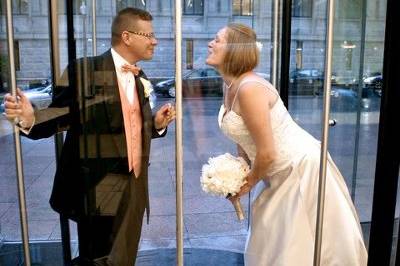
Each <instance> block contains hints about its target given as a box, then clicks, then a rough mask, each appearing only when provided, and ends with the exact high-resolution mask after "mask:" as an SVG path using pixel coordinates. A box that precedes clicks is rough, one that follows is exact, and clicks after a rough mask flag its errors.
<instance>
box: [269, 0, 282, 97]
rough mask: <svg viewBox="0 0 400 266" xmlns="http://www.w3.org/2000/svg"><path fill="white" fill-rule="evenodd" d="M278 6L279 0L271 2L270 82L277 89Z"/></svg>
mask: <svg viewBox="0 0 400 266" xmlns="http://www.w3.org/2000/svg"><path fill="white" fill-rule="evenodd" d="M279 7H280V0H274V1H273V3H272V38H271V39H272V51H271V83H272V85H273V86H274V87H275V88H276V89H277V90H279V86H278V52H279V27H280V24H279Z"/></svg>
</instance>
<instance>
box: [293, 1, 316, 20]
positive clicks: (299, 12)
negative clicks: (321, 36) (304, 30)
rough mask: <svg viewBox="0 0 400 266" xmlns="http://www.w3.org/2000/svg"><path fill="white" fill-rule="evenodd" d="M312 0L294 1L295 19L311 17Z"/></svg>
mask: <svg viewBox="0 0 400 266" xmlns="http://www.w3.org/2000/svg"><path fill="white" fill-rule="evenodd" d="M311 14H312V0H293V2H292V16H293V17H311Z"/></svg>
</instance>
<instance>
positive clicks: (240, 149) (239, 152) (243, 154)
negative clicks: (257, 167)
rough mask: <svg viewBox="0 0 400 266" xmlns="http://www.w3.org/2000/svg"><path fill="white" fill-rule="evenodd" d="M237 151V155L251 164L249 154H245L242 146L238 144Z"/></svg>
mask: <svg viewBox="0 0 400 266" xmlns="http://www.w3.org/2000/svg"><path fill="white" fill-rule="evenodd" d="M237 153H238V156H239V157H242V158H243V159H244V160H245V161H246V162H247V164H248V165H250V164H251V161H250V158H249V156H247V153H246V152H245V151H244V150H243V148H242V146H240V145H239V144H237Z"/></svg>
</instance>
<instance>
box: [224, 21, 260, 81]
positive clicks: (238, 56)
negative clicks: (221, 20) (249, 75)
mask: <svg viewBox="0 0 400 266" xmlns="http://www.w3.org/2000/svg"><path fill="white" fill-rule="evenodd" d="M225 38H226V42H227V51H226V54H225V58H224V63H223V64H222V69H221V70H222V72H223V73H225V74H228V75H231V76H234V77H238V76H240V75H241V74H243V73H245V72H248V71H251V70H253V69H254V68H256V67H257V65H258V61H259V57H260V54H259V50H258V48H257V45H256V40H257V35H256V33H255V32H254V31H253V30H252V29H251V28H249V27H248V26H246V25H243V24H239V23H230V24H228V26H226V36H225Z"/></svg>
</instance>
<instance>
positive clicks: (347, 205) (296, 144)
mask: <svg viewBox="0 0 400 266" xmlns="http://www.w3.org/2000/svg"><path fill="white" fill-rule="evenodd" d="M249 81H253V82H259V83H263V84H264V85H265V88H266V89H270V90H273V91H274V92H275V93H276V94H277V92H276V90H275V89H274V88H273V87H272V85H271V84H269V83H268V82H260V81H258V80H254V79H252V80H249V78H247V79H244V80H243V81H242V82H241V84H240V85H239V89H240V86H241V85H243V84H244V83H245V82H249ZM239 89H238V90H239ZM235 98H236V96H235ZM234 101H235V100H234ZM270 116H271V126H272V133H273V139H274V142H275V148H276V150H277V152H278V156H277V159H276V161H274V163H273V165H272V166H271V168H270V169H269V170H268V173H266V176H268V182H267V181H264V182H259V184H258V185H257V187H256V190H257V189H258V190H259V191H260V192H259V193H256V197H254V200H253V202H252V207H251V214H252V217H251V226H250V231H249V234H248V237H247V243H246V250H245V264H246V265H251V266H253V265H260V266H261V265H265V266H276V265H283V266H303V265H304V266H311V265H313V254H314V241H315V230H316V213H317V198H318V185H317V184H318V176H319V164H320V142H319V141H318V140H316V139H315V138H314V137H312V136H311V135H310V134H309V133H307V132H306V131H304V130H303V129H302V128H300V127H299V126H298V125H297V124H296V123H295V122H294V121H293V120H292V118H291V117H290V115H289V113H288V111H287V110H286V108H285V106H284V104H283V102H282V100H281V99H280V98H279V95H278V100H277V102H276V103H275V105H274V106H273V107H272V108H271V109H270ZM218 122H219V125H220V128H221V130H222V131H223V132H224V134H225V135H226V136H228V137H229V138H230V139H232V140H233V141H234V142H235V143H237V144H239V145H240V146H241V147H242V148H243V149H244V150H245V152H246V153H247V155H248V157H249V159H250V160H251V162H254V158H255V155H256V146H255V145H254V142H253V140H252V138H251V136H250V134H249V131H248V130H247V128H246V125H245V124H244V121H243V119H242V117H241V116H239V115H238V114H236V113H235V112H234V111H233V110H228V111H227V110H226V109H225V107H224V106H223V105H222V106H221V109H220V112H219V115H218ZM322 236H323V238H322V249H321V250H322V253H321V265H323V266H327V265H338V266H357V265H367V251H366V248H365V246H364V242H363V237H362V231H361V228H360V222H359V219H358V217H357V213H356V210H355V208H354V205H353V203H352V201H351V198H350V196H349V192H348V189H347V187H346V183H345V182H344V179H343V177H342V175H341V174H340V172H339V170H338V168H337V167H336V165H335V164H334V162H333V161H332V159H331V157H330V156H329V158H328V164H327V178H326V197H325V212H324V222H323V233H322Z"/></svg>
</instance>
